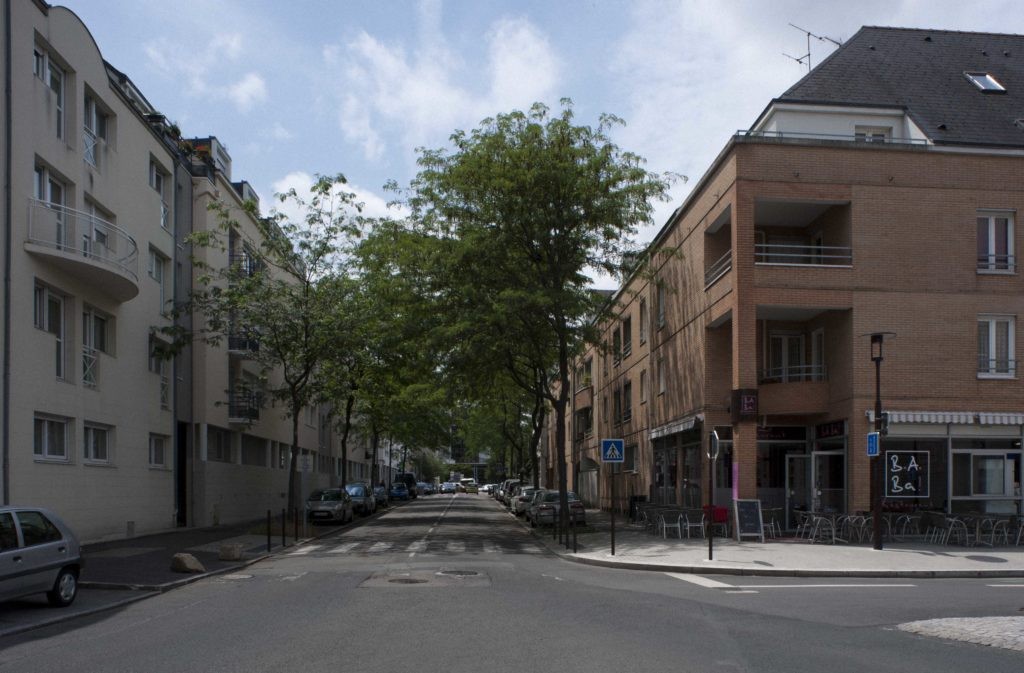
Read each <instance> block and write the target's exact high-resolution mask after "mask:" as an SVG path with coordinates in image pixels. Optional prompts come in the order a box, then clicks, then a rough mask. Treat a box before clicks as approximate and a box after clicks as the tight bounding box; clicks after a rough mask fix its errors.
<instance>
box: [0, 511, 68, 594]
mask: <svg viewBox="0 0 1024 673" xmlns="http://www.w3.org/2000/svg"><path fill="white" fill-rule="evenodd" d="M82 564H83V560H82V550H81V546H80V545H79V544H78V538H76V537H75V534H74V533H72V532H71V529H70V528H68V526H67V524H65V523H64V522H63V521H61V520H60V518H58V517H57V516H56V515H55V514H53V512H50V511H49V510H46V509H42V508H39V507H0V601H8V600H11V599H14V598H22V597H23V596H31V595H33V594H41V593H45V594H46V598H47V599H48V600H49V601H50V605H54V606H57V607H66V606H68V605H71V603H72V602H73V601H74V600H75V596H77V595H78V575H79V573H80V572H81V570H82Z"/></svg>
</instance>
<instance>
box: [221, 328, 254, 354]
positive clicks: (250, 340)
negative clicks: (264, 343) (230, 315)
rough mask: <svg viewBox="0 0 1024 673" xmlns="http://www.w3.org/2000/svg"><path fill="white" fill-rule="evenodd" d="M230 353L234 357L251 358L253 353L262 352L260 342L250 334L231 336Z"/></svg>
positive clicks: (229, 336) (229, 338) (233, 334)
mask: <svg viewBox="0 0 1024 673" xmlns="http://www.w3.org/2000/svg"><path fill="white" fill-rule="evenodd" d="M228 352H229V353H230V354H232V355H242V356H251V355H252V354H253V353H259V352H260V341H259V339H257V338H255V337H252V336H249V335H248V334H243V333H232V334H229V335H228Z"/></svg>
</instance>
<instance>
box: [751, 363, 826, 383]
mask: <svg viewBox="0 0 1024 673" xmlns="http://www.w3.org/2000/svg"><path fill="white" fill-rule="evenodd" d="M826 380H828V379H827V372H826V371H825V365H790V366H788V367H768V368H767V369H764V370H763V371H762V372H761V381H760V382H761V383H793V382H802V381H826Z"/></svg>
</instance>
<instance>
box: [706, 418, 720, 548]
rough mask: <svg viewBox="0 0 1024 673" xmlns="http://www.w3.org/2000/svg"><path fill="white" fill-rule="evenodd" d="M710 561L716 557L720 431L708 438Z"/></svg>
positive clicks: (714, 431)
mask: <svg viewBox="0 0 1024 673" xmlns="http://www.w3.org/2000/svg"><path fill="white" fill-rule="evenodd" d="M707 455H708V528H707V530H708V560H709V561H713V560H714V557H715V547H714V545H715V542H714V540H715V461H716V460H718V431H717V430H712V431H711V436H710V437H708V454H707Z"/></svg>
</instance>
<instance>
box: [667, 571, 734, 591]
mask: <svg viewBox="0 0 1024 673" xmlns="http://www.w3.org/2000/svg"><path fill="white" fill-rule="evenodd" d="M665 574H666V575H668V576H669V577H674V578H676V579H677V580H683V581H684V582H689V583H690V584H696V585H698V586H702V587H707V588H708V589H735V588H736V587H734V586H733V585H731V584H726V583H725V582H718V581H715V580H712V579H708V578H707V577H701V576H700V575H689V574H686V573H665Z"/></svg>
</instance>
